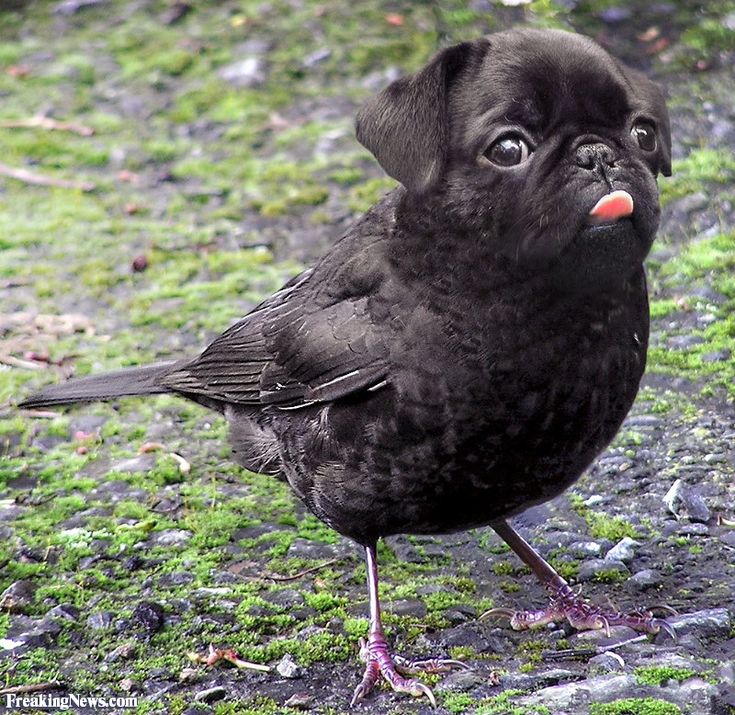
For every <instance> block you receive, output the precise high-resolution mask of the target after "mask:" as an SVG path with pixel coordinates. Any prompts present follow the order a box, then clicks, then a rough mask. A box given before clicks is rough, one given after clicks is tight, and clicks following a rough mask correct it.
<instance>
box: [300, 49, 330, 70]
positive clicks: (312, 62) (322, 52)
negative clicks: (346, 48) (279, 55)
mask: <svg viewBox="0 0 735 715" xmlns="http://www.w3.org/2000/svg"><path fill="white" fill-rule="evenodd" d="M331 56H332V50H330V49H329V48H328V47H320V48H319V49H318V50H315V51H314V52H312V53H311V54H308V55H306V57H304V66H305V67H309V68H311V67H316V65H318V64H321V63H322V62H324V61H325V60H328V59H329V58H330V57H331Z"/></svg>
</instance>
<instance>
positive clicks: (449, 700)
mask: <svg viewBox="0 0 735 715" xmlns="http://www.w3.org/2000/svg"><path fill="white" fill-rule="evenodd" d="M475 702H477V701H476V700H475V698H473V697H472V696H471V695H470V694H469V693H446V694H445V695H444V696H443V697H442V705H443V706H444V707H445V708H446V709H447V710H449V712H450V713H455V714H456V715H460V713H463V712H465V711H466V710H467V708H469V707H471V706H472V705H473V704H474V703H475Z"/></svg>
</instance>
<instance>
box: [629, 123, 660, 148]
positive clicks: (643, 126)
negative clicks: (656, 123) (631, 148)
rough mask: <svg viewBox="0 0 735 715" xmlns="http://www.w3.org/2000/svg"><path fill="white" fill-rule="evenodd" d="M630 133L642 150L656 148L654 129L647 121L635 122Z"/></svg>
mask: <svg viewBox="0 0 735 715" xmlns="http://www.w3.org/2000/svg"><path fill="white" fill-rule="evenodd" d="M630 133H631V134H632V135H633V137H634V138H635V140H636V141H637V142H638V146H639V147H640V148H641V149H643V151H655V150H656V130H655V129H654V128H653V127H652V126H651V125H650V124H649V123H648V122H636V123H635V124H634V125H633V129H631V130H630Z"/></svg>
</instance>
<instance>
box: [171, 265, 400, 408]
mask: <svg viewBox="0 0 735 715" xmlns="http://www.w3.org/2000/svg"><path fill="white" fill-rule="evenodd" d="M310 275H311V272H310V271H307V272H305V273H303V274H301V275H300V276H297V278H296V279H294V280H292V281H291V282H290V283H288V284H286V286H284V288H283V289H282V290H281V291H279V292H278V293H276V294H274V295H273V296H271V297H270V298H269V299H268V300H266V301H265V302H264V303H261V305H259V306H258V307H257V308H256V309H255V310H254V311H253V312H251V313H249V314H248V315H246V316H245V317H244V318H243V319H242V320H240V321H239V322H237V323H235V325H233V326H232V327H231V328H229V329H228V330H227V331H225V332H224V333H223V334H222V335H221V336H220V337H218V338H217V339H216V340H215V341H214V342H213V343H212V344H211V345H209V347H207V349H206V350H204V352H203V353H202V354H201V355H200V356H199V357H198V358H196V359H195V360H193V361H192V362H190V363H188V364H187V365H184V366H183V367H181V368H180V369H178V370H176V371H174V372H172V373H170V374H169V375H168V376H167V377H166V380H165V382H166V385H167V386H168V387H170V388H171V389H173V390H176V391H178V392H181V393H184V394H187V393H189V394H198V395H203V396H206V397H208V398H213V399H215V400H223V401H226V402H231V403H239V404H251V405H275V406H277V407H281V408H284V409H285V408H298V407H303V406H306V405H309V404H313V403H315V402H327V401H332V400H337V399H339V398H341V397H345V396H346V395H349V394H352V393H355V392H359V391H361V390H367V389H371V388H372V389H377V388H378V387H380V386H382V385H383V384H386V381H387V377H388V362H387V353H388V351H387V347H386V346H385V344H384V343H383V342H382V340H381V339H380V337H379V335H378V334H377V331H376V329H375V327H374V324H373V321H372V320H371V316H370V313H369V310H368V307H369V306H368V299H367V298H366V297H352V298H345V299H340V300H338V299H334V298H330V299H327V300H324V299H323V300H322V301H321V303H322V304H320V301H319V300H315V299H314V292H313V291H311V292H310V294H309V298H310V299H309V300H305V299H304V298H305V296H304V294H303V288H304V287H305V286H306V284H307V283H308V280H309V278H310Z"/></svg>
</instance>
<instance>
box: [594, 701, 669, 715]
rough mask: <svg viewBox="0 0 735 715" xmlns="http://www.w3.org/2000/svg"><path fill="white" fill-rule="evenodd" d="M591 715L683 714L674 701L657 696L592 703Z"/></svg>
mask: <svg viewBox="0 0 735 715" xmlns="http://www.w3.org/2000/svg"><path fill="white" fill-rule="evenodd" d="M590 715H682V713H681V708H680V707H679V706H678V705H674V703H670V702H668V701H666V700H657V699H656V698H626V699H624V700H615V701H614V702H611V703H591V704H590Z"/></svg>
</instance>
